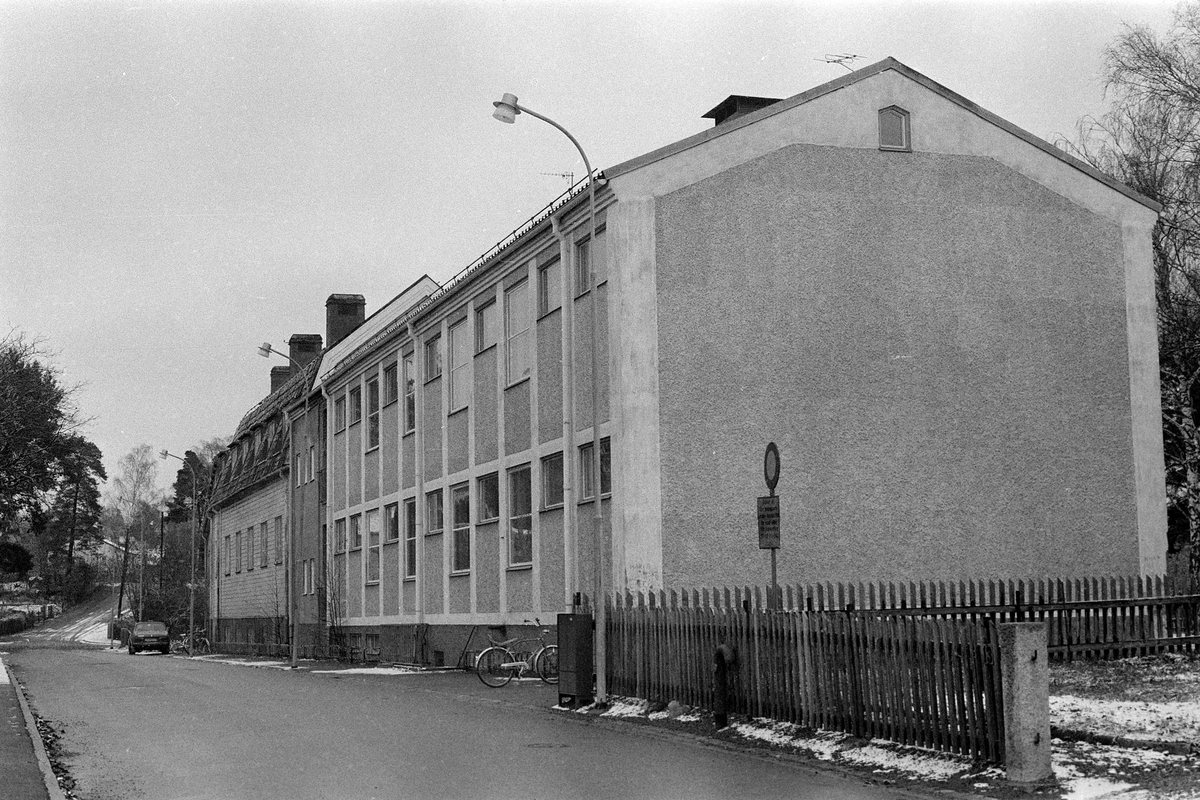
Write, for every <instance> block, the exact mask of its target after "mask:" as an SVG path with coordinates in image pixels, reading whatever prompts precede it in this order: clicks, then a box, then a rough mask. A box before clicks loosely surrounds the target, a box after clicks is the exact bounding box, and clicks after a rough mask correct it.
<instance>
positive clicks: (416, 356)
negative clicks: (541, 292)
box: [401, 322, 444, 649]
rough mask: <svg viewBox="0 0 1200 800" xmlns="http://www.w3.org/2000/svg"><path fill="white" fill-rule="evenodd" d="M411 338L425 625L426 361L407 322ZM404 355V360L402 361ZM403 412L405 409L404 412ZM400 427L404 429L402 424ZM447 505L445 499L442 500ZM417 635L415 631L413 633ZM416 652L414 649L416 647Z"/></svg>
mask: <svg viewBox="0 0 1200 800" xmlns="http://www.w3.org/2000/svg"><path fill="white" fill-rule="evenodd" d="M408 338H409V339H410V340H411V341H412V343H413V372H414V373H416V374H415V375H414V376H413V416H414V418H415V419H414V422H415V424H414V426H413V428H414V436H415V439H414V441H413V448H414V452H413V469H414V470H416V473H417V474H416V475H415V476H413V477H414V478H415V480H414V482H413V485H414V486H415V487H416V491H417V496H416V501H417V530H416V537H417V564H416V582H415V583H414V586H413V601H414V603H415V605H416V612H417V625H424V624H425V514H426V512H427V511H428V509H427V508H426V503H425V426H424V425H422V424H421V408H422V403H423V402H424V397H425V359H424V358H422V357H421V356H422V353H421V342H420V341H419V340H418V339H417V331H416V329H415V328H414V327H413V324H412V322H409V323H408ZM403 358H404V357H403V355H401V360H403ZM402 410H403V409H402ZM401 427H404V426H403V424H402V425H401ZM443 502H444V499H443ZM414 635H416V632H415V631H414ZM414 649H415V648H414Z"/></svg>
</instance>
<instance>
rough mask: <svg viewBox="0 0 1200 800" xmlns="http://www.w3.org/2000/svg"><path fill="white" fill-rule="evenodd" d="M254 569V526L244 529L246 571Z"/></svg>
mask: <svg viewBox="0 0 1200 800" xmlns="http://www.w3.org/2000/svg"><path fill="white" fill-rule="evenodd" d="M252 569H254V526H253V525H251V526H250V527H249V528H246V570H247V571H249V570H252Z"/></svg>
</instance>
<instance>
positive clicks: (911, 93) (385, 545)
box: [227, 59, 1166, 665]
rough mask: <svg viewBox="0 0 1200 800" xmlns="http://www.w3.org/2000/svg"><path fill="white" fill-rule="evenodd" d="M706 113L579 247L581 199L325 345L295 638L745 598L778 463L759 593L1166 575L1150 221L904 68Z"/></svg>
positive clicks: (407, 645) (379, 635)
mask: <svg viewBox="0 0 1200 800" xmlns="http://www.w3.org/2000/svg"><path fill="white" fill-rule="evenodd" d="M706 116H711V117H712V118H713V119H714V120H715V121H716V125H715V126H714V127H713V128H712V129H710V130H708V131H705V132H703V133H701V134H698V135H696V136H693V137H690V138H688V139H685V140H683V141H681V142H677V143H675V144H673V145H670V146H668V147H665V148H662V149H660V150H657V151H654V152H652V153H648V154H646V155H644V156H641V157H639V158H636V159H633V160H632V161H629V162H626V163H624V164H620V165H617V166H616V167H613V168H609V169H606V170H605V171H604V176H603V179H602V180H600V181H599V182H598V183H599V186H598V191H597V218H596V230H597V235H596V237H595V238H596V240H595V242H594V243H593V242H591V241H590V239H591V219H590V215H589V210H588V208H589V207H588V203H587V194H586V192H585V191H584V190H583V188H582V187H576V188H575V189H573V190H572V191H570V192H568V193H567V194H566V195H564V196H563V197H561V198H559V199H558V200H556V201H555V202H554V203H553V204H551V206H549V207H547V209H545V210H544V211H543V212H542V213H540V214H538V215H537V216H535V217H534V218H533V219H531V220H530V221H528V222H527V223H526V224H525V225H523V226H522V227H521V228H520V229H518V230H517V231H515V232H514V233H513V234H511V235H510V236H509V237H507V238H506V239H505V240H504V241H502V242H501V243H499V244H498V245H497V246H496V247H494V248H493V249H492V250H491V251H490V252H489V253H487V254H486V255H485V256H484V257H482V258H480V259H479V260H477V261H476V262H475V263H473V264H472V265H470V266H469V267H468V268H467V269H465V270H464V271H463V272H461V273H460V274H459V275H458V276H457V277H455V278H454V279H453V280H452V281H450V282H448V283H447V284H446V285H444V286H438V285H437V284H436V283H435V282H433V281H432V280H429V279H428V278H423V279H422V280H421V281H418V282H417V283H416V284H414V285H413V286H411V287H409V288H408V289H407V290H405V292H403V293H401V295H399V296H398V297H397V298H396V299H395V300H393V301H392V302H391V303H389V304H388V305H387V306H385V307H384V308H382V309H380V311H378V312H376V313H375V314H373V315H372V316H371V317H370V318H368V319H367V320H366V321H365V322H364V323H362V324H361V325H360V326H358V327H356V328H355V329H354V330H353V332H352V333H349V334H347V335H345V336H344V337H343V338H341V339H339V340H338V341H336V342H334V341H333V339H332V337H330V343H331V346H330V347H329V348H328V349H327V350H325V351H324V353H323V355H322V358H321V360H320V367H319V370H317V371H316V372H315V373H314V374H313V376H312V381H311V382H309V383H307V384H306V389H305V390H304V391H302V392H301V393H300V394H297V395H295V396H293V397H292V398H291V399H290V400H289V401H287V402H286V403H285V407H286V409H287V416H288V417H289V418H290V419H291V425H290V427H289V428H288V429H289V430H290V431H291V436H292V439H291V445H290V447H291V449H292V451H293V452H294V453H306V454H307V455H306V456H305V457H304V460H305V461H306V464H307V466H303V467H299V466H297V464H295V463H293V464H292V465H291V469H292V470H293V472H295V471H296V470H298V469H303V470H306V475H307V476H308V477H305V478H303V479H300V481H299V483H297V479H296V478H295V476H293V479H291V480H290V481H286V482H285V483H289V484H291V485H292V488H293V489H299V490H300V491H299V492H296V491H293V492H292V493H291V494H290V495H289V497H290V498H291V502H292V503H293V505H292V506H291V507H290V508H289V511H288V514H287V516H288V517H289V518H290V519H299V518H301V517H302V518H303V522H295V523H285V524H295V525H296V530H297V531H298V534H299V535H298V537H297V539H298V541H297V544H296V553H297V562H298V563H297V564H296V566H295V570H296V574H297V577H298V579H299V584H298V585H299V586H300V588H299V589H298V592H299V607H300V608H301V609H303V610H302V611H301V613H300V618H299V619H300V622H301V624H302V626H308V627H307V628H305V630H307V631H308V632H309V635H311V637H312V640H313V642H314V643H316V642H319V641H320V640H321V639H322V636H323V635H324V633H323V632H324V631H328V630H332V631H334V632H335V634H336V637H337V638H338V640H339V641H343V642H344V643H345V644H346V645H347V646H350V647H353V648H355V649H356V650H357V651H358V652H362V653H365V654H368V655H373V656H375V657H378V658H380V659H381V660H395V661H405V662H411V663H423V664H447V665H452V664H455V663H466V660H467V659H468V658H469V654H470V653H471V652H473V651H477V650H480V649H482V648H483V647H484V646H486V643H487V635H488V634H489V632H493V631H494V630H495V629H498V628H503V629H504V631H505V632H507V633H509V634H510V635H511V633H512V632H513V629H514V628H520V627H522V626H526V625H532V624H534V623H535V622H536V621H539V620H540V621H541V622H543V623H545V622H553V619H554V615H555V614H556V613H558V612H561V611H565V610H569V609H571V608H572V607H574V606H576V604H577V603H579V602H580V601H581V600H582V599H583V598H584V597H585V596H587V595H590V594H591V593H592V592H593V587H594V586H595V585H596V574H597V570H599V571H600V573H601V574H602V575H603V576H604V581H605V585H606V588H609V589H617V590H625V589H629V590H639V589H658V588H664V587H674V588H692V587H700V586H727V585H733V584H762V583H765V582H767V580H768V578H769V575H770V572H769V563H770V561H769V554H768V553H767V552H766V551H761V550H759V548H758V543H757V527H756V497H757V496H759V495H762V494H766V489H765V487H764V486H763V483H762V481H763V474H762V458H763V452H764V448H765V447H766V445H767V443H768V442H774V443H775V444H776V445H777V447H778V449H779V452H780V454H781V459H782V474H781V477H780V480H779V484H778V486H777V488H776V493H777V494H778V495H779V497H780V504H781V508H782V526H781V533H782V542H781V547H780V550H779V552H778V558H779V579H780V581H781V582H810V581H874V580H917V579H963V578H988V577H995V578H1005V577H1031V576H1046V575H1066V574H1075V575H1102V574H1134V573H1140V574H1159V573H1161V572H1162V571H1163V569H1164V566H1165V554H1166V511H1165V494H1164V481H1163V456H1162V438H1161V427H1160V426H1161V422H1160V408H1159V400H1158V361H1157V340H1156V331H1155V309H1154V290H1153V265H1152V263H1151V243H1150V232H1151V229H1152V227H1153V225H1154V222H1155V219H1156V214H1157V207H1156V206H1155V204H1154V203H1152V202H1150V201H1148V200H1146V199H1144V198H1141V197H1140V196H1137V195H1135V194H1133V193H1132V192H1130V191H1129V190H1127V189H1125V188H1124V187H1122V186H1120V185H1118V184H1116V183H1115V182H1114V181H1112V180H1111V179H1109V178H1107V177H1106V176H1104V175H1101V174H1100V173H1098V172H1096V171H1095V170H1093V169H1091V168H1090V167H1088V166H1086V165H1084V164H1082V163H1081V162H1078V161H1076V160H1074V159H1072V158H1070V157H1069V156H1067V155H1065V154H1064V153H1062V152H1061V151H1058V150H1056V149H1055V148H1053V147H1052V146H1051V145H1049V144H1047V143H1045V142H1044V141H1042V140H1040V139H1037V138H1036V137H1034V136H1032V135H1030V134H1028V133H1026V132H1024V131H1022V130H1020V129H1018V128H1016V127H1015V126H1013V125H1011V124H1010V123H1008V122H1006V121H1004V120H1002V119H1000V118H999V117H996V116H995V115H993V114H991V113H989V112H987V111H985V110H983V109H982V108H980V107H979V106H977V105H975V104H974V103H972V102H970V101H968V100H966V99H965V98H962V97H960V96H959V95H956V94H954V93H953V92H951V91H949V90H947V89H946V88H944V87H942V86H940V85H938V84H936V83H934V82H933V81H930V80H929V79H928V78H926V77H925V76H923V75H920V74H919V73H916V72H915V71H913V70H911V69H909V68H908V67H905V66H904V65H903V64H900V63H899V62H896V61H895V60H893V59H887V60H885V61H882V62H880V63H878V64H875V65H872V66H869V67H866V68H864V69H862V70H859V71H857V72H854V73H852V74H848V75H846V76H844V77H843V78H841V79H839V80H836V81H833V82H830V83H828V84H825V85H823V86H820V87H817V88H815V89H812V90H810V91H808V92H805V93H802V94H800V95H797V96H795V97H792V98H788V99H784V100H775V99H772V98H751V97H738V96H735V97H731V98H729V99H728V100H727V101H725V102H724V103H722V104H721V105H719V106H718V107H717V108H715V109H713V111H712V112H710V113H709V114H708V115H706ZM593 265H594V266H595V268H596V270H597V276H596V282H597V288H596V289H595V297H593V296H592V294H591V289H590V281H589V269H590V268H591V267H592V266H593ZM593 309H596V310H597V312H598V313H597V314H596V316H595V320H593ZM593 321H594V322H595V326H594V327H595V329H596V330H597V331H598V335H597V336H596V337H595V338H594V340H593V335H592V330H593ZM593 347H594V348H595V351H594V352H595V355H596V360H597V361H598V362H599V364H600V366H601V368H600V370H599V374H598V375H597V376H596V377H595V382H596V385H595V387H594V388H595V395H596V397H597V403H596V404H595V408H594V411H593V404H592V402H591V398H592V396H593V374H592V370H591V364H592V360H593V358H592V356H593ZM314 414H315V419H314ZM301 417H304V418H305V419H307V424H306V425H304V424H301V423H300V422H299V420H300V418H301ZM301 431H304V433H303V434H301V433H300V432H301ZM301 436H303V437H305V438H304V441H301V440H300V437H301ZM595 447H598V448H599V452H600V454H601V459H600V460H601V465H600V469H599V470H598V474H596V472H597V471H596V470H594V469H593V468H592V458H591V456H592V453H593V450H592V448H595ZM271 486H272V484H267V483H263V484H262V491H263V492H267V491H274V490H273V489H272V488H271ZM306 486H310V487H311V488H310V489H309V490H306V489H305V488H304V487H306ZM597 497H599V503H600V507H599V511H598V513H597V507H596V505H595V504H596V502H597ZM285 502H286V501H285ZM255 513H258V514H259V516H261V514H262V512H255ZM247 515H248V516H247ZM243 516H246V519H247V520H248V519H249V517H250V516H253V513H251V512H249V511H247V512H246V515H243ZM255 519H256V520H257V517H256V518H255ZM597 520H598V524H597V522H596V521H597ZM231 524H232V525H233V528H234V532H235V533H236V529H237V528H238V526H243V525H248V524H249V523H248V522H246V521H244V520H241V518H239V520H238V521H233V520H231ZM254 524H259V523H258V522H255V523H254ZM235 542H236V540H235ZM597 554H598V556H597ZM234 574H236V573H234ZM227 577H232V575H231V576H227ZM256 579H257V576H256ZM231 590H232V587H227V591H231ZM322 615H324V616H322Z"/></svg>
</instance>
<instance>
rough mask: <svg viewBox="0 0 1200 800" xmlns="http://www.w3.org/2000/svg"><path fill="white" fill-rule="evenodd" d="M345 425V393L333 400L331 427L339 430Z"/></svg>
mask: <svg viewBox="0 0 1200 800" xmlns="http://www.w3.org/2000/svg"><path fill="white" fill-rule="evenodd" d="M345 427H346V395H342V396H341V397H339V398H337V399H336V400H334V401H333V429H334V430H335V431H340V430H342V429H343V428H345Z"/></svg>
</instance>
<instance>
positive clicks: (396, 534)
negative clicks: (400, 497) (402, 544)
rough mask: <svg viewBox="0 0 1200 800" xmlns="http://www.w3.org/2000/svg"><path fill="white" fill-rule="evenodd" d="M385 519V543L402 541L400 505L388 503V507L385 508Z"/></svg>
mask: <svg viewBox="0 0 1200 800" xmlns="http://www.w3.org/2000/svg"><path fill="white" fill-rule="evenodd" d="M383 518H384V520H385V521H386V523H387V524H386V525H385V538H384V541H387V542H398V541H400V504H399V503H388V504H387V505H386V506H384V508H383Z"/></svg>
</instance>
